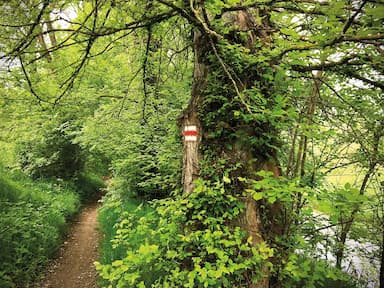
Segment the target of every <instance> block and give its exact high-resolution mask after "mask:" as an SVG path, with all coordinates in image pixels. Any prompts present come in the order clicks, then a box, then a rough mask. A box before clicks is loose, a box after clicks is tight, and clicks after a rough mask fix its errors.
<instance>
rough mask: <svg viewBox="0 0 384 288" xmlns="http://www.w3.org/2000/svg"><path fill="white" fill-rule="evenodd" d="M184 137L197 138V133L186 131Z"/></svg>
mask: <svg viewBox="0 0 384 288" xmlns="http://www.w3.org/2000/svg"><path fill="white" fill-rule="evenodd" d="M184 136H197V131H192V130H188V131H184Z"/></svg>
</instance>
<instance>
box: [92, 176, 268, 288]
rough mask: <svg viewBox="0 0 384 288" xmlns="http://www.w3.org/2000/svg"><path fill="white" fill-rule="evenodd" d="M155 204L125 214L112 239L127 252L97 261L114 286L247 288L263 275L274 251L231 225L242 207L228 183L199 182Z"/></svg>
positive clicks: (105, 276)
mask: <svg viewBox="0 0 384 288" xmlns="http://www.w3.org/2000/svg"><path fill="white" fill-rule="evenodd" d="M112 205H116V206H119V203H115V204H112ZM153 205H154V210H153V211H150V212H148V213H147V214H146V215H144V216H143V215H142V214H141V212H140V209H142V208H141V207H139V208H138V210H136V211H134V212H133V213H132V212H131V213H129V212H123V213H121V216H122V217H121V218H120V219H119V222H118V223H117V228H118V229H117V232H116V237H115V238H114V239H113V240H112V242H113V243H114V247H115V248H118V249H123V250H124V251H126V253H125V255H124V257H122V258H120V259H115V260H114V261H112V262H109V263H96V267H97V269H98V270H99V271H100V275H101V276H102V277H103V279H105V280H106V281H107V283H108V285H111V287H219V286H220V287H243V286H247V285H248V284H249V283H251V282H252V281H255V280H256V279H259V278H260V277H262V276H263V275H262V269H261V267H263V266H264V265H266V264H267V263H269V261H268V259H269V258H270V257H271V256H272V255H273V250H272V249H271V248H269V247H268V246H267V245H266V243H261V244H260V246H258V247H252V246H251V245H250V239H247V237H246V233H245V232H244V231H241V229H240V228H239V227H231V226H229V225H228V224H229V223H230V222H231V221H233V220H234V219H235V218H236V217H238V216H239V215H240V214H241V211H242V209H243V207H242V204H241V203H240V202H239V201H238V200H236V198H235V197H233V196H231V195H229V194H227V193H226V191H225V189H224V187H223V184H221V183H214V184H211V183H209V182H198V183H196V190H195V193H193V194H191V195H188V196H179V197H177V198H176V199H175V200H172V199H164V200H158V201H155V202H154V203H153ZM118 209H119V208H118ZM106 285H107V284H106ZM151 285H152V286H151Z"/></svg>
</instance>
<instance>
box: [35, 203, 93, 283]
mask: <svg viewBox="0 0 384 288" xmlns="http://www.w3.org/2000/svg"><path fill="white" fill-rule="evenodd" d="M97 208H98V206H97V203H95V204H91V205H89V206H87V207H85V208H84V209H83V210H82V211H81V213H80V215H79V216H78V218H77V220H76V221H75V223H74V224H73V226H72V227H71V229H70V231H69V234H68V239H67V241H66V242H64V245H63V247H62V248H61V250H60V254H59V257H58V258H57V259H56V260H54V261H53V262H52V263H51V265H50V266H49V267H48V272H47V275H46V277H45V279H44V280H43V281H42V284H40V285H39V287H43V288H77V287H78V288H95V287H97V285H96V275H97V273H96V270H95V268H94V265H93V262H94V261H96V260H97V257H98V252H97V251H98V242H99V241H98V240H99V235H98V231H97V229H96V228H97V220H96V218H97Z"/></svg>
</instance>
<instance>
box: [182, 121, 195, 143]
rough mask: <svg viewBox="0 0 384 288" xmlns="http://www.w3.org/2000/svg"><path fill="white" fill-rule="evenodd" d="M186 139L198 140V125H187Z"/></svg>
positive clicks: (185, 130)
mask: <svg viewBox="0 0 384 288" xmlns="http://www.w3.org/2000/svg"><path fill="white" fill-rule="evenodd" d="M184 139H185V141H191V142H196V141H197V126H196V125H187V126H185V127H184Z"/></svg>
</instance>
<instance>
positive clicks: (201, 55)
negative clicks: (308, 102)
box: [178, 5, 282, 288]
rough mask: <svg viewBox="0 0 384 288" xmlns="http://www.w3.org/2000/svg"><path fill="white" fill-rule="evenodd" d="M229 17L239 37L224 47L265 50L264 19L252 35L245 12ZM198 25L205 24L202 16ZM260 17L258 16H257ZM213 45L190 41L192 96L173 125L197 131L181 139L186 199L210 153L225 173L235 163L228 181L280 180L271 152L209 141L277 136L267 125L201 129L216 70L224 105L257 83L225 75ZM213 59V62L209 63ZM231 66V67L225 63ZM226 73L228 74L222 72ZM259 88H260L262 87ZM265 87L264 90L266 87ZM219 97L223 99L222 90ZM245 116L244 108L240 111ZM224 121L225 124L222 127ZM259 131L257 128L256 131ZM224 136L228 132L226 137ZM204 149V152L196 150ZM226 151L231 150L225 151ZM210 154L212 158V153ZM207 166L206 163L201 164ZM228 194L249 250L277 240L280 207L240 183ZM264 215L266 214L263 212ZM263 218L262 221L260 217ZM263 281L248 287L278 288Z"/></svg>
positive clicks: (200, 32)
mask: <svg viewBox="0 0 384 288" xmlns="http://www.w3.org/2000/svg"><path fill="white" fill-rule="evenodd" d="M196 12H197V13H199V12H201V11H200V10H199V6H198V5H196V6H194V13H195V14H196ZM228 14H229V15H224V16H222V17H223V18H224V17H225V18H226V21H227V20H228V19H230V20H231V21H233V22H232V23H231V25H233V24H235V25H236V27H238V31H237V32H235V33H234V34H231V35H228V39H229V41H233V43H236V42H237V41H242V43H241V44H242V45H243V46H244V47H246V48H249V49H254V44H255V41H261V42H262V43H264V44H265V45H268V43H269V41H270V40H269V37H268V32H266V31H269V30H271V29H270V27H269V26H268V25H269V23H268V19H267V18H265V20H263V21H264V22H263V23H258V28H259V29H255V27H256V26H255V25H256V23H255V21H254V19H253V15H252V14H251V13H249V11H245V10H244V11H243V10H240V11H236V12H229V13H228ZM201 15H202V17H201V19H204V13H202V14H201ZM259 15H261V13H260V14H259ZM263 25H264V29H260V26H263ZM240 33H242V34H244V33H246V34H247V40H246V41H243V40H239V39H242V38H241V37H240V36H239V34H240ZM217 42H218V39H217V38H215V35H212V34H210V33H209V31H206V30H205V29H203V28H201V27H200V28H199V29H196V30H195V31H194V39H193V47H194V55H195V63H194V73H193V83H192V92H191V100H190V102H189V105H188V107H187V108H186V109H185V110H184V111H183V113H182V115H181V116H180V117H179V121H178V125H179V129H180V131H181V132H182V133H184V132H185V127H190V126H196V130H197V138H196V141H190V140H188V139H187V137H184V141H183V143H184V157H183V186H184V193H186V194H189V193H192V192H193V188H194V187H193V181H194V180H196V179H197V178H199V177H205V176H204V175H201V171H200V168H201V167H199V163H200V160H201V159H202V158H203V157H204V153H205V151H206V150H205V149H207V147H208V150H209V149H210V148H212V149H211V150H210V153H212V154H213V155H214V157H213V158H215V157H216V158H221V159H226V161H228V164H227V165H228V166H229V167H235V166H236V163H241V168H237V169H235V171H234V172H232V173H233V175H231V176H234V177H233V178H236V176H237V177H239V176H241V177H245V178H250V179H252V178H253V179H254V178H255V172H257V171H260V170H266V171H271V172H273V174H274V175H275V177H279V176H280V175H281V171H280V168H279V165H278V161H277V157H276V152H275V151H274V149H270V148H268V149H267V150H268V151H267V152H266V151H258V150H257V148H255V147H252V145H251V144H250V143H248V142H246V141H244V139H241V138H236V137H235V138H231V137H228V138H224V139H216V138H215V136H211V135H212V134H214V133H215V128H217V129H219V128H220V129H224V130H226V131H239V130H242V131H241V132H242V133H244V135H247V137H249V138H252V137H261V136H260V135H258V134H257V132H255V131H259V130H263V131H267V130H268V131H269V129H270V133H277V132H276V131H274V130H273V129H271V128H270V127H269V125H268V123H262V124H260V123H251V124H249V123H246V122H241V120H239V121H237V122H236V123H230V120H229V118H230V116H231V115H227V116H228V119H221V120H219V119H218V120H217V122H218V126H217V127H216V126H215V127H211V126H210V125H209V124H206V123H205V122H204V120H203V119H201V118H204V116H205V115H207V114H208V113H211V112H215V109H216V110H219V109H221V108H222V106H220V104H218V103H216V102H214V103H213V104H212V103H209V105H208V104H207V103H206V100H207V98H209V97H210V96H209V95H208V94H209V92H207V91H206V88H207V86H209V85H210V84H212V83H209V82H208V81H212V80H211V79H210V78H209V76H210V75H212V74H213V73H217V72H218V70H219V69H220V73H221V74H222V75H221V76H219V77H218V78H217V79H218V80H217V81H223V83H222V84H223V87H224V86H231V85H233V86H235V87H234V88H232V89H233V91H232V92H233V94H232V95H226V97H227V98H228V101H229V102H230V101H233V99H235V98H236V97H237V96H239V95H236V92H237V93H241V92H242V91H245V90H246V89H247V88H251V87H252V86H253V85H254V83H255V81H257V77H261V76H260V75H257V72H248V71H245V72H244V74H243V75H240V74H238V75H233V77H232V75H230V72H229V70H230V68H228V67H227V66H226V64H227V63H225V60H223V59H221V58H220V55H219V53H220V51H219V49H218V46H216V44H217ZM212 59H214V60H212ZM228 65H229V66H230V65H231V63H228ZM227 68H228V69H227ZM215 85H218V83H215ZM261 85H262V84H261ZM266 86H267V85H266ZM261 89H262V91H263V92H265V93H266V95H264V96H265V97H269V95H268V93H269V92H268V91H269V90H270V87H262V88H261ZM222 93H223V95H225V92H224V88H223V92H222ZM243 109H244V110H246V108H244V107H243ZM228 113H231V114H233V111H228ZM227 121H228V123H227ZM256 126H258V127H256ZM228 133H229V132H228ZM200 144H201V147H204V151H202V150H201V149H199V148H200ZM228 147H230V148H228ZM212 151H214V152H212ZM211 161H212V163H208V165H210V164H211V165H212V166H213V167H214V166H215V165H216V164H217V163H215V159H213V160H211ZM205 165H207V163H205ZM231 185H232V186H231V189H232V190H233V191H235V192H234V193H238V196H239V198H240V199H241V201H243V203H244V212H243V214H242V215H240V217H239V218H238V219H237V221H236V223H234V225H237V226H240V227H242V228H243V229H244V230H246V231H247V232H248V235H249V236H251V237H252V245H253V246H257V245H258V244H261V243H263V242H265V241H269V240H271V238H273V237H274V236H275V235H276V234H280V233H281V231H282V228H281V225H280V224H279V223H278V221H276V219H278V218H279V217H276V218H274V217H275V216H276V215H278V214H280V213H281V207H280V204H278V203H277V204H274V205H268V204H267V203H261V202H257V201H255V200H254V199H253V198H252V196H249V197H242V196H241V193H242V191H243V190H244V188H245V187H244V186H243V185H244V184H242V183H231ZM262 204H263V206H264V207H265V206H268V207H267V208H266V209H265V208H263V209H261V208H260V205H262ZM265 210H268V212H265ZM262 213H264V215H262ZM263 218H264V219H265V218H269V219H268V222H269V223H268V224H272V225H270V226H273V227H268V228H266V227H264V226H265V225H264V223H263ZM261 272H262V273H263V274H264V276H263V277H262V278H261V279H260V280H259V281H258V282H257V283H251V282H252V281H251V280H250V283H249V284H248V286H247V287H251V288H267V287H281V286H280V284H279V283H278V281H276V280H273V279H272V280H271V279H270V278H271V275H270V272H269V270H268V268H263V269H262V271H261ZM251 278H252V277H250V279H251Z"/></svg>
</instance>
